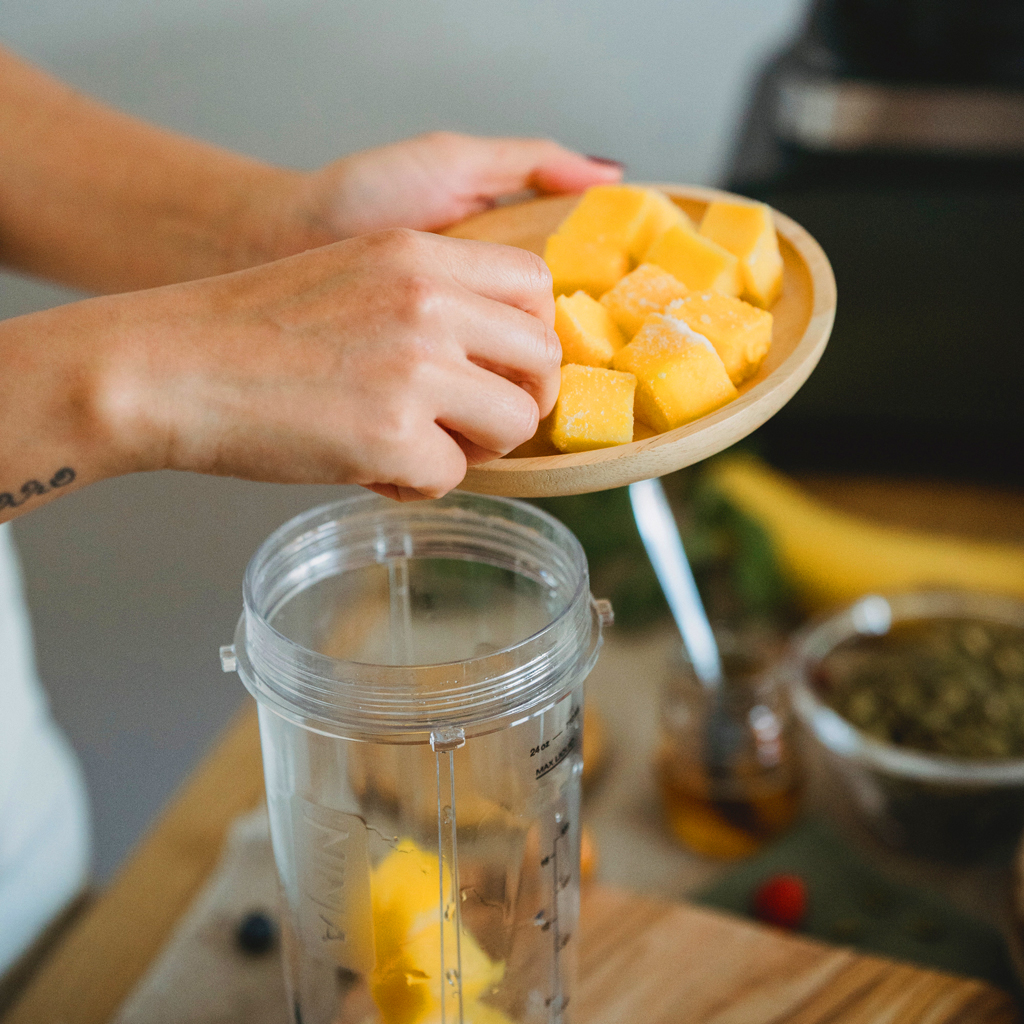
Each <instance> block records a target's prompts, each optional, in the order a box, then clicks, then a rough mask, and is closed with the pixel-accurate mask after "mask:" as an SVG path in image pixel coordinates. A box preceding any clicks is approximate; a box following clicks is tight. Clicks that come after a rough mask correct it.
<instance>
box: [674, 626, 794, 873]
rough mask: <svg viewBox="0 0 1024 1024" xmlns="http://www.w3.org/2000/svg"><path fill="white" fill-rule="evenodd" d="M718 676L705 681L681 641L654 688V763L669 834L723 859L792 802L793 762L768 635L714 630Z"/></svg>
mask: <svg viewBox="0 0 1024 1024" xmlns="http://www.w3.org/2000/svg"><path fill="white" fill-rule="evenodd" d="M716 638H717V640H718V645H719V648H720V652H721V656H722V668H723V672H724V675H725V682H724V685H723V687H722V688H721V690H712V689H709V688H708V687H706V686H704V685H703V684H702V683H701V682H700V680H699V679H698V678H697V676H696V674H695V673H694V671H693V667H692V666H691V664H690V662H689V660H688V659H687V657H686V654H685V652H684V651H682V649H680V654H679V659H678V661H677V662H676V663H675V664H674V665H673V666H671V668H670V671H669V674H668V676H667V678H666V680H665V683H664V685H663V686H662V690H661V702H660V715H659V731H660V743H659V748H658V754H657V765H656V768H657V773H658V781H659V788H660V790H661V797H662V805H663V807H664V810H665V816H666V819H667V821H668V825H669V827H670V829H671V830H672V833H673V835H674V836H675V837H676V838H677V839H678V840H679V841H680V842H681V843H682V844H683V845H684V846H686V847H688V848H689V849H691V850H693V851H694V852H696V853H699V854H702V855H704V856H707V857H715V858H720V859H723V860H731V859H737V858H741V857H749V856H751V855H752V854H754V853H756V852H757V851H758V850H759V849H760V848H761V847H762V846H763V845H764V844H765V843H767V842H768V841H769V840H771V839H773V838H775V837H776V836H778V835H779V834H781V833H782V832H784V831H785V830H786V829H787V828H789V826H790V825H791V824H792V823H793V821H794V820H795V818H796V817H797V815H798V813H799V811H800V799H801V792H802V786H801V772H800V764H799V759H798V754H797V750H796V746H795V741H794V735H793V728H792V722H791V715H790V712H789V706H788V704H787V702H786V695H785V691H784V688H783V687H782V686H781V683H780V679H779V677H778V675H777V673H776V672H775V671H774V664H775V657H774V655H775V652H776V648H775V645H774V644H773V643H772V642H771V640H770V638H768V637H767V636H762V635H759V634H755V633H726V632H723V631H717V630H716Z"/></svg>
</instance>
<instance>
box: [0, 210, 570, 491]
mask: <svg viewBox="0 0 1024 1024" xmlns="http://www.w3.org/2000/svg"><path fill="white" fill-rule="evenodd" d="M61 313H62V311H61V310H53V311H50V312H49V313H47V314H34V315H33V317H32V318H27V317H26V318H20V321H26V320H30V319H35V318H37V317H47V316H49V317H50V318H51V320H52V319H53V318H55V317H56V318H59V316H60V315H61ZM76 313H77V316H78V330H79V332H80V333H79V336H78V337H77V338H76V339H75V343H74V344H72V345H67V344H66V338H62V337H61V336H60V332H57V331H55V330H54V326H53V324H50V325H49V328H47V325H46V324H42V323H36V324H34V325H32V327H31V329H30V330H29V332H28V333H29V335H30V336H31V338H33V339H39V338H41V337H42V338H45V337H53V338H54V340H55V341H56V342H57V344H59V345H62V346H63V347H64V348H65V349H66V351H70V352H76V353H88V356H87V358H85V360H84V366H85V370H83V369H81V368H80V366H78V365H76V367H74V368H73V371H72V372H71V373H70V376H72V377H73V378H75V379H76V380H77V381H78V382H79V387H80V388H81V386H82V385H81V381H82V380H83V379H84V380H86V381H88V382H90V384H89V387H88V388H86V394H87V395H90V396H91V397H90V399H89V401H88V403H87V405H88V406H89V408H91V409H92V410H93V414H92V415H91V416H90V417H88V419H89V422H98V423H100V424H102V425H103V430H102V431H101V434H102V436H103V437H104V438H106V439H108V440H107V444H108V446H116V447H117V448H118V450H119V455H118V457H117V458H115V459H113V468H112V469H110V468H108V469H107V470H106V473H107V475H110V474H111V473H115V472H130V471H133V470H151V469H163V468H171V469H183V470H192V471H196V472H201V473H213V474H218V475H230V476H239V477H244V478H247V479H251V480H269V481H278V482H301V483H355V484H362V485H364V486H368V487H371V488H372V489H373V490H375V491H377V492H378V493H382V494H387V495H389V496H392V497H397V498H418V497H437V496H440V495H442V494H444V493H446V492H447V491H448V490H450V489H451V488H452V487H455V486H456V485H457V484H458V483H459V482H460V481H461V480H462V477H463V476H464V475H465V472H466V467H467V464H469V463H475V462H480V461H484V460H487V459H491V458H494V457H496V456H497V455H500V454H504V453H506V452H508V451H510V450H511V449H512V448H514V447H515V446H516V445H518V444H521V443H522V442H523V441H525V440H527V439H528V438H529V437H531V436H532V435H533V433H534V432H535V430H536V427H537V423H538V419H539V417H540V416H541V415H546V414H547V413H548V412H549V411H550V409H551V408H552V406H553V405H554V401H555V397H556V395H557V391H558V366H559V362H560V354H561V352H560V347H559V344H558V339H557V336H556V335H555V333H554V331H553V330H552V323H553V321H554V303H553V299H552V294H551V277H550V274H549V273H548V271H547V268H546V267H545V266H544V264H543V262H542V261H541V260H540V259H539V258H538V257H536V256H534V255H532V254H531V253H528V252H525V251H523V250H520V249H512V248H508V247H505V246H498V245H490V244H487V243H484V242H471V241H466V240H462V239H451V238H444V237H442V236H435V235H428V234H421V233H417V232H411V231H401V230H399V231H390V232H384V233H378V234H373V235H366V236H362V237H360V238H357V239H353V240H350V241H347V242H340V243H336V244H334V245H331V246H326V247H323V248H320V249H316V250H313V251H311V252H307V253H304V254H301V255H299V256H295V257H291V258H289V259H286V260H282V261H279V262H277V263H272V264H266V265H264V266H261V267H257V268H255V269H252V270H246V271H241V272H238V273H235V274H228V275H223V276H220V277H217V278H210V279H207V280H203V281H198V282H193V283H188V284H181V285H172V286H168V287H165V288H160V289H153V290H150V291H143V292H136V293H133V294H130V295H121V296H115V297H111V298H101V299H92V300H89V301H87V302H84V303H78V304H75V305H72V306H68V307H64V310H63V315H64V316H65V317H72V316H74V315H75V314H76ZM18 323H19V320H13V321H8V325H16V324H18ZM82 331H85V332H86V334H87V335H88V340H87V339H86V338H85V337H83V336H82V334H81V332H82ZM0 340H2V339H0ZM30 343H31V342H30ZM35 345H36V346H37V347H36V354H37V361H36V365H37V367H38V368H39V370H40V371H43V370H45V368H47V367H53V368H54V369H53V370H52V372H53V373H54V374H57V375H59V377H60V379H66V378H67V377H68V376H69V372H68V367H67V365H64V366H61V361H60V359H58V358H57V357H56V355H55V354H54V353H52V352H51V353H47V352H45V351H44V352H39V351H38V345H39V342H38V340H36V341H35ZM2 351H3V346H2V344H0V355H2ZM12 354H13V355H14V356H15V357H17V353H16V352H13V353H12ZM53 387H54V385H53V383H52V382H47V381H40V382H37V383H36V388H37V390H44V389H46V388H49V389H50V390H51V391H52V390H53ZM22 390H24V382H23V389H22ZM0 397H3V396H2V395H0ZM79 404H82V403H81V401H80V403H79ZM33 429H34V431H35V432H36V433H38V431H39V428H38V427H36V428H33ZM51 433H52V431H51ZM27 436H29V437H31V436H33V433H32V432H30V433H29V434H28V435H27ZM92 448H93V450H95V449H97V448H102V445H97V444H95V443H94V444H93V445H92ZM65 450H66V449H65ZM69 459H70V457H69V456H66V455H64V454H60V455H58V454H54V455H53V457H52V458H48V459H44V458H42V457H41V456H40V458H39V459H38V463H39V464H40V465H43V466H49V463H50V462H52V461H55V462H59V463H60V464H61V465H70V466H72V468H75V469H76V472H78V467H75V466H74V464H73V462H71V461H69ZM109 463H110V459H109V458H108V464H109ZM40 471H41V470H40ZM86 476H87V474H82V473H79V477H80V479H81V482H82V483H85V482H88V480H87V479H86Z"/></svg>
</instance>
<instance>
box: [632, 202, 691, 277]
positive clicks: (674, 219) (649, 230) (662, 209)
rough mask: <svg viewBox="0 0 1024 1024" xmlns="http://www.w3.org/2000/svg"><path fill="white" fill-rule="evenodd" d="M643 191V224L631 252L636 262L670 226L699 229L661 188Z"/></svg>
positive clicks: (687, 229)
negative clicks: (644, 196)
mask: <svg viewBox="0 0 1024 1024" xmlns="http://www.w3.org/2000/svg"><path fill="white" fill-rule="evenodd" d="M643 191H644V193H645V195H646V198H645V200H644V213H643V224H642V226H641V228H640V231H639V232H638V233H637V238H636V242H635V243H634V245H633V248H632V249H631V251H630V254H629V255H630V258H631V259H632V261H633V262H634V263H639V262H641V260H643V258H644V253H646V252H647V250H648V249H649V248H650V247H651V244H652V243H653V242H654V240H655V239H656V238H657V237H658V236H659V235H663V234H664V233H665V232H666V231H668V229H669V228H671V227H681V228H683V229H684V230H686V231H696V230H697V229H696V227H695V225H694V223H693V221H692V220H690V218H689V217H688V216H687V215H686V213H685V212H684V211H683V210H682V208H681V207H679V206H676V204H675V203H673V202H672V200H671V199H670V198H669V197H668V196H667V195H665V193H664V192H662V191H661V190H660V189H656V188H645V189H644V190H643Z"/></svg>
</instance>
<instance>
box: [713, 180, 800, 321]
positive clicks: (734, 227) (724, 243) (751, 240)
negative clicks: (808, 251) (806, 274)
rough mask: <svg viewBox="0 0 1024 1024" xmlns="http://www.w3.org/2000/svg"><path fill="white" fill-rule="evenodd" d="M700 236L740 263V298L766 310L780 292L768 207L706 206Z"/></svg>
mask: <svg viewBox="0 0 1024 1024" xmlns="http://www.w3.org/2000/svg"><path fill="white" fill-rule="evenodd" d="M700 233H701V234H702V235H703V236H704V237H705V238H709V239H711V240H712V241H713V242H717V243H718V244H719V245H720V246H721V247H722V248H723V249H727V250H728V251H729V252H731V253H732V254H733V255H734V256H735V257H736V258H737V259H738V260H739V261H740V275H741V277H742V279H743V291H742V293H741V294H742V297H743V298H744V299H746V300H747V301H748V302H752V303H753V304H754V305H755V306H760V307H761V308H762V309H767V308H768V307H769V306H770V305H771V304H772V303H773V302H775V300H776V299H777V298H778V297H779V293H780V292H781V291H782V255H781V253H780V252H779V239H778V236H777V235H776V233H775V223H774V221H773V220H772V211H771V207H769V206H767V205H766V204H765V203H754V202H727V201H725V200H715V201H714V202H711V203H708V207H707V209H706V210H705V211H704V218H703V220H701V222H700Z"/></svg>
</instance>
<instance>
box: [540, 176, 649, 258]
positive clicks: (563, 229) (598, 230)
mask: <svg viewBox="0 0 1024 1024" xmlns="http://www.w3.org/2000/svg"><path fill="white" fill-rule="evenodd" d="M647 193H648V190H647V189H643V188H637V187H636V186H634V185H594V186H593V187H592V188H588V189H587V191H586V192H584V193H583V195H582V197H581V198H580V201H579V202H578V203H577V204H576V205H575V206H574V207H573V209H572V211H571V212H570V213H569V215H568V216H567V217H566V218H565V220H563V221H562V223H561V224H559V225H558V230H557V231H556V232H555V233H556V234H557V235H561V236H563V237H566V238H576V239H578V240H579V241H581V242H596V243H598V244H600V245H604V246H608V247H610V248H613V249H616V250H618V251H619V252H621V253H624V254H625V255H626V256H629V254H630V253H631V252H632V251H633V250H634V249H635V248H636V247H637V246H638V245H639V244H640V242H641V241H642V239H643V235H644V232H645V231H649V230H650V221H649V217H650V215H651V210H652V207H651V199H650V196H649V195H648V194H647ZM627 269H628V268H627Z"/></svg>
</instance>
